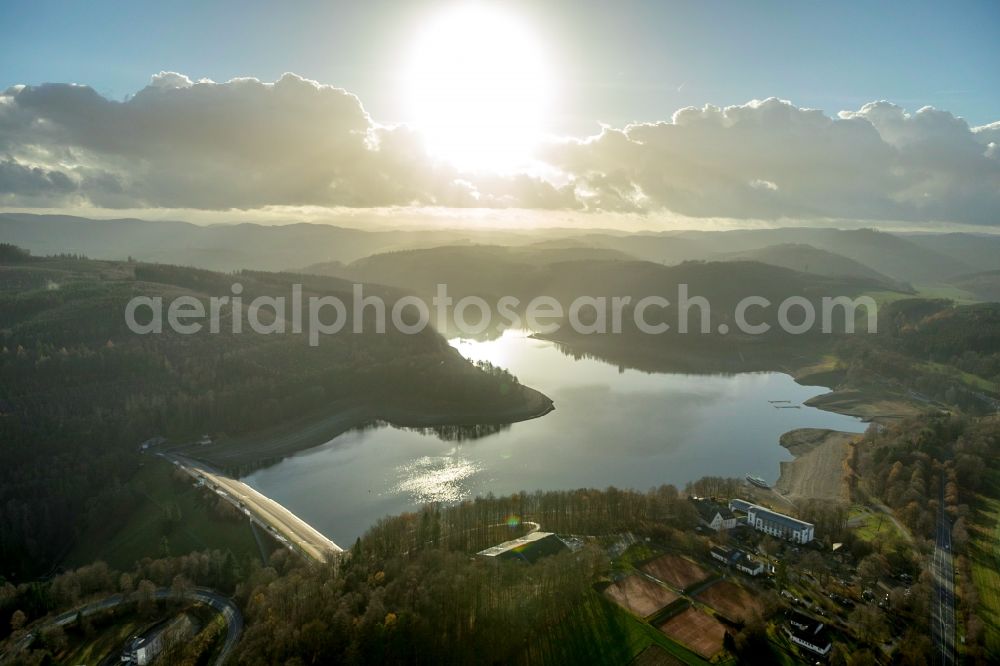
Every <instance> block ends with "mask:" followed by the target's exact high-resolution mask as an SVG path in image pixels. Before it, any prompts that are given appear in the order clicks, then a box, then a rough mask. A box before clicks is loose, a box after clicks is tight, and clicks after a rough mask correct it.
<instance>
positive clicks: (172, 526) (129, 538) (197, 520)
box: [66, 456, 271, 570]
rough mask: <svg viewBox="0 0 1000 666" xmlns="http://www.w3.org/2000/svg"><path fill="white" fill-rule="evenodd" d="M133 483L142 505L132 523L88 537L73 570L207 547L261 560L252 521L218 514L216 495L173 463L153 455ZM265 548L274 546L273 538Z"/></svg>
mask: <svg viewBox="0 0 1000 666" xmlns="http://www.w3.org/2000/svg"><path fill="white" fill-rule="evenodd" d="M129 485H130V487H131V488H133V489H134V490H135V493H136V496H137V498H138V501H137V504H136V506H135V507H134V509H133V510H132V512H131V513H130V514H129V517H128V519H127V520H126V521H125V522H124V523H121V524H112V525H106V526H103V528H102V527H98V528H97V529H95V530H93V531H91V532H90V533H87V534H84V535H83V536H82V537H81V538H80V540H79V542H78V543H77V544H76V546H75V548H74V549H73V550H72V551H71V552H70V554H69V556H68V557H67V559H66V565H67V566H72V567H75V566H81V565H84V564H88V563H90V562H93V561H95V560H103V561H105V562H107V563H108V565H109V566H111V567H112V568H114V569H118V570H129V569H132V568H133V566H134V565H135V562H136V561H138V560H141V559H142V558H144V557H152V558H157V557H163V556H164V555H165V554H167V555H183V554H186V553H189V552H191V551H194V550H206V549H217V550H221V551H226V550H229V551H232V553H233V555H235V556H236V557H237V558H238V559H240V560H245V559H247V558H260V550H259V549H258V546H257V541H256V539H254V535H253V532H252V531H251V529H250V523H249V522H248V521H247V520H246V519H245V518H243V517H242V516H241V517H239V518H238V519H231V518H223V517H222V516H220V515H218V514H217V512H216V511H215V508H214V506H215V503H216V501H217V500H216V499H215V497H214V496H212V495H208V496H207V497H206V495H207V491H205V490H204V489H202V488H196V487H195V486H194V485H193V484H192V483H191V482H190V481H189V480H188V479H187V478H184V479H178V478H177V477H176V476H175V470H174V467H173V465H171V464H169V463H167V462H165V461H163V460H161V459H159V458H155V457H152V456H150V457H148V458H146V459H145V464H144V466H143V467H142V468H141V469H140V470H139V471H138V472H137V473H136V475H135V476H134V477H133V478H132V479H131V480H130V481H129ZM168 516H172V518H168ZM164 537H165V538H166V544H165V545H166V552H164ZM264 544H265V547H266V548H270V547H271V542H270V540H269V539H264Z"/></svg>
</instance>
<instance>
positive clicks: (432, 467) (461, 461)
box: [393, 456, 483, 504]
mask: <svg viewBox="0 0 1000 666" xmlns="http://www.w3.org/2000/svg"><path fill="white" fill-rule="evenodd" d="M482 469H483V465H482V464H481V463H479V462H476V461H473V460H469V459H467V458H458V457H453V456H424V457H422V458H417V459H416V460H414V461H412V462H410V463H407V464H406V465H401V466H400V467H397V468H396V473H397V475H398V476H399V477H400V478H401V480H400V482H399V483H398V484H396V486H395V488H393V491H394V492H397V493H406V494H409V495H410V496H411V497H413V500H414V502H416V503H420V504H422V503H426V502H458V501H460V500H463V499H465V498H467V497H469V495H470V494H471V491H470V489H469V487H468V486H467V485H466V484H465V481H466V479H468V478H469V477H471V476H473V475H474V474H476V473H478V472H480V471H481V470H482Z"/></svg>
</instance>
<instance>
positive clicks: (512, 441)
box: [244, 331, 866, 547]
mask: <svg viewBox="0 0 1000 666" xmlns="http://www.w3.org/2000/svg"><path fill="white" fill-rule="evenodd" d="M451 342H452V345H453V346H455V347H456V348H457V349H458V350H459V351H460V352H461V353H462V354H463V355H464V356H465V357H467V358H469V359H471V360H474V361H475V360H487V361H490V362H491V363H493V364H495V365H499V366H502V367H504V368H507V369H509V370H510V371H511V372H513V373H514V374H515V375H517V377H518V378H519V379H520V380H521V382H522V383H524V384H526V385H528V386H532V387H534V388H536V389H538V390H540V391H542V392H543V393H545V394H546V395H548V396H549V397H550V398H552V400H553V401H554V402H555V406H556V409H555V411H553V412H551V413H549V414H548V415H546V416H543V417H541V418H538V419H534V420H531V421H525V422H523V423H515V424H513V425H511V426H510V427H509V428H507V429H505V430H502V431H500V432H498V433H495V434H491V435H488V436H485V437H482V438H480V439H474V440H466V441H464V442H449V441H444V440H442V439H441V438H439V437H437V436H436V435H435V434H433V433H424V432H417V431H413V430H404V429H397V428H393V427H390V426H382V427H378V428H374V429H369V430H365V431H354V432H349V433H345V434H343V435H341V436H339V437H337V438H335V439H333V440H331V441H329V442H327V443H326V444H324V445H322V446H318V447H315V448H312V449H309V450H307V451H303V452H302V453H299V454H297V455H295V456H292V457H289V458H286V459H284V460H282V461H281V462H279V463H277V464H276V465H273V466H271V467H268V468H265V469H262V470H259V471H257V472H255V473H253V474H251V475H249V476H247V477H245V478H244V480H245V481H246V482H247V483H249V484H250V485H251V486H253V487H254V488H256V489H257V490H259V491H260V492H262V493H264V494H266V495H268V496H270V497H272V498H274V499H275V500H277V501H278V502H281V503H282V504H284V505H285V506H286V507H287V508H289V509H290V510H292V511H293V512H295V513H296V514H298V515H299V516H300V517H302V518H303V519H304V520H306V521H307V522H309V523H310V524H312V525H313V526H314V527H316V529H318V530H320V531H321V532H323V533H324V534H325V535H326V536H328V537H329V538H330V539H332V540H333V541H335V542H336V543H338V544H340V545H341V546H344V547H346V546H349V545H350V544H351V543H353V541H354V539H355V538H356V537H358V536H359V535H361V534H362V533H363V532H364V531H365V530H366V529H367V528H368V527H369V526H370V525H371V524H373V523H374V522H375V521H376V520H378V519H379V518H381V517H382V516H385V515H391V514H396V513H401V512H403V511H407V510H410V509H412V508H414V507H415V506H417V505H419V504H421V503H424V502H432V501H443V502H451V501H457V500H461V499H465V498H469V497H474V496H476V495H481V494H486V493H488V492H493V493H494V494H498V495H500V494H507V493H512V492H517V491H520V490H528V491H532V490H537V489H570V488H581V487H598V488H604V487H606V486H612V485H613V486H617V487H620V488H638V489H642V490H645V489H647V488H650V487H653V486H657V485H660V484H663V483H672V484H675V485H677V486H678V487H683V486H684V484H685V483H686V482H687V481H690V480H693V479H697V478H699V477H702V476H707V475H712V476H735V477H742V476H743V475H744V474H747V473H752V474H755V475H758V476H761V477H763V478H765V479H767V480H768V481H769V482H774V481H775V480H776V479H777V477H778V463H779V462H780V461H782V460H791V459H792V456H791V455H790V454H789V453H788V451H786V450H785V449H784V448H783V447H782V446H781V445H780V444H779V443H778V438H779V437H780V436H781V434H782V433H783V432H785V431H788V430H792V429H794V428H803V427H816V428H833V429H837V430H848V431H853V432H861V431H863V430H864V429H865V427H866V424H865V423H862V422H861V421H859V420H857V419H855V418H852V417H848V416H842V415H839V414H833V413H830V412H824V411H822V410H818V409H814V408H812V407H806V406H802V407H801V408H800V409H776V408H775V407H774V406H773V405H772V404H771V403H769V402H768V401H769V400H789V401H791V404H793V405H801V403H802V402H804V401H805V400H808V399H809V398H811V397H813V396H815V395H819V394H822V393H825V392H826V389H824V388H821V387H813V386H800V385H799V384H796V383H795V382H794V381H793V380H792V378H791V377H789V376H788V375H785V374H781V373H776V372H763V373H746V374H738V375H691V374H663V373H644V372H640V371H637V370H621V369H619V368H618V367H617V366H614V365H610V364H608V363H605V362H603V361H599V360H595V359H589V358H585V359H580V360H577V359H574V358H573V357H571V356H567V355H566V354H564V353H563V352H562V351H560V349H559V347H558V346H557V345H555V344H554V343H551V342H546V341H542V340H534V339H531V338H529V337H527V336H526V334H523V333H516V332H510V331H508V332H507V333H506V334H505V335H504V336H503V337H502V338H500V339H497V340H492V341H488V342H476V341H467V340H452V341H451Z"/></svg>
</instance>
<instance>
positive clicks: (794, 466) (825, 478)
mask: <svg viewBox="0 0 1000 666" xmlns="http://www.w3.org/2000/svg"><path fill="white" fill-rule="evenodd" d="M860 437H861V435H858V434H854V433H849V432H840V431H837V430H826V429H822V428H799V429H798V430H791V431H789V432H786V433H785V434H784V435H782V436H781V440H780V441H781V445H782V446H784V447H785V448H786V449H788V450H789V452H790V453H791V454H792V455H794V456H795V460H793V461H792V462H783V463H781V476H780V477H779V478H778V481H777V483H775V486H774V487H775V490H777V491H778V492H780V493H781V494H783V495H785V496H786V497H788V498H789V499H791V500H793V501H794V500H800V499H823V500H834V501H848V500H849V499H850V498H849V495H848V489H847V487H846V485H845V484H844V459H845V458H846V456H847V454H848V450H849V445H850V443H851V442H853V441H855V440H857V439H858V438H860Z"/></svg>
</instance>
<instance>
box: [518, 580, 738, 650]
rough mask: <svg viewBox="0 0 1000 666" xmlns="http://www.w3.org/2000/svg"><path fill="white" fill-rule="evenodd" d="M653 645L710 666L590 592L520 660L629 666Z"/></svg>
mask: <svg viewBox="0 0 1000 666" xmlns="http://www.w3.org/2000/svg"><path fill="white" fill-rule="evenodd" d="M650 645H658V646H660V647H661V648H663V649H664V650H665V651H666V652H668V653H669V654H670V655H672V656H674V657H676V658H677V659H679V660H680V661H682V662H683V663H685V664H692V665H704V664H709V663H711V662H708V661H706V660H704V659H702V658H701V657H699V656H698V655H696V654H694V653H693V652H690V651H689V650H687V649H686V648H684V647H682V646H681V645H679V644H677V643H675V642H673V641H672V640H670V639H669V638H667V636H666V635H664V634H663V633H661V632H660V631H658V630H657V629H656V628H654V627H652V626H650V625H649V624H646V623H645V622H643V621H642V620H639V619H638V618H635V617H633V616H632V615H630V614H629V613H627V612H625V611H624V610H622V609H621V608H619V607H618V606H616V605H615V604H613V603H611V602H609V601H607V600H605V599H604V598H603V597H602V596H601V595H600V594H598V593H597V592H590V593H589V594H588V595H587V596H586V598H585V599H584V600H583V601H582V602H580V603H579V604H577V605H576V606H575V607H574V608H573V609H572V610H571V611H570V613H569V615H568V616H566V617H565V618H564V619H563V620H562V621H561V622H559V623H558V624H557V625H556V626H554V627H550V628H548V629H546V630H545V631H540V632H538V634H536V636H535V637H533V638H532V639H531V640H530V641H529V642H528V644H527V645H525V649H524V652H523V653H522V657H523V658H522V660H521V661H522V662H524V663H547V664H548V663H559V664H567V663H572V664H583V663H586V664H627V663H628V662H629V661H631V660H632V659H634V658H635V657H636V655H638V654H639V653H640V652H642V651H643V650H645V649H646V648H647V647H649V646H650ZM723 663H726V662H723Z"/></svg>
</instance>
